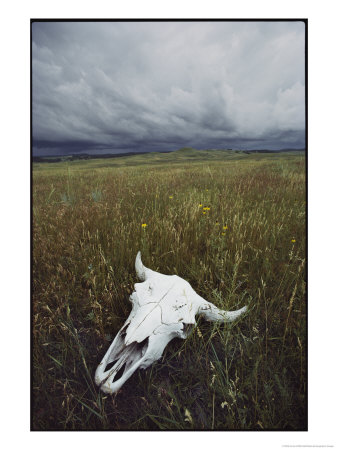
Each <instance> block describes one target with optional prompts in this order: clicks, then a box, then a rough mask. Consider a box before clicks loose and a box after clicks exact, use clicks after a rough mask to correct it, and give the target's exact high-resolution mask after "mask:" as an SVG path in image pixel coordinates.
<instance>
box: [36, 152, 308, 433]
mask: <svg viewBox="0 0 338 450" xmlns="http://www.w3.org/2000/svg"><path fill="white" fill-rule="evenodd" d="M215 152H216V151H210V152H198V154H196V153H197V152H196V151H193V150H191V149H190V150H181V151H179V152H175V153H173V154H147V155H136V156H130V157H125V158H114V159H111V160H100V159H93V160H89V161H72V162H63V163H45V164H43V163H39V164H36V165H35V164H34V165H33V429H35V430H46V429H49V430H54V429H55V430H56V429H61V430H63V429H70V430H72V429H76V430H83V429H97V430H98V429H110V430H126V429H128V430H134V429H140V430H141V429H142V430H151V429H155V430H169V429H173V430H194V429H206V430H211V429H215V430H238V429H250V430H256V429H257V430H261V429H270V430H274V429H279V430H282V429H283V430H305V429H306V427H307V404H306V382H307V373H306V367H307V360H306V355H307V349H306V343H307V341H306V302H305V293H306V284H305V220H306V217H305V161H304V155H302V154H295V153H292V154H291V153H290V154H276V155H275V154H253V155H247V154H245V153H234V152H229V151H228V152H218V153H217V154H216V153H215ZM200 205H201V206H200ZM204 208H210V209H204ZM142 224H147V226H146V227H142ZM138 250H141V252H142V260H143V262H144V264H145V265H147V266H148V267H150V268H152V269H154V270H158V271H160V272H162V273H166V274H178V275H179V276H181V277H182V278H184V279H186V280H187V281H189V282H190V284H191V285H192V287H193V288H194V289H195V290H196V291H197V292H198V293H199V294H200V295H201V296H203V297H204V298H206V299H208V300H210V301H211V302H213V303H215V304H216V305H217V306H218V307H220V308H222V309H237V308H239V307H242V306H244V305H245V304H248V305H249V312H248V313H247V314H246V315H245V316H244V317H243V318H242V319H241V320H239V321H238V322H237V323H234V324H231V325H220V324H214V323H208V322H204V321H203V320H202V319H199V320H198V326H197V327H196V328H195V330H194V332H193V333H192V334H191V336H190V337H189V338H188V339H187V340H185V341H183V340H179V339H177V340H174V341H172V342H171V343H170V344H169V345H168V346H167V348H166V350H165V353H164V356H163V358H162V360H161V361H160V362H158V363H157V364H154V365H153V366H152V367H150V368H148V369H147V370H145V371H142V370H139V371H137V372H136V373H135V374H134V375H133V376H132V378H130V379H129V380H128V381H127V382H126V384H125V385H124V386H123V388H122V389H121V391H120V392H119V393H117V394H116V395H115V396H112V397H111V396H107V395H104V394H102V393H101V392H99V390H98V388H97V387H96V386H95V384H94V373H95V369H96V367H97V364H98V363H99V362H100V360H101V359H102V357H103V355H104V353H105V352H106V351H107V349H108V346H109V343H110V341H111V340H112V338H113V337H114V336H115V334H116V333H117V332H118V330H119V329H120V327H121V326H122V324H123V323H124V321H125V320H126V318H127V316H128V314H129V311H130V308H131V304H130V302H129V301H128V296H129V295H130V294H131V292H132V290H133V284H134V283H135V282H136V281H137V280H136V275H135V270H134V261H135V257H136V253H137V251H138Z"/></svg>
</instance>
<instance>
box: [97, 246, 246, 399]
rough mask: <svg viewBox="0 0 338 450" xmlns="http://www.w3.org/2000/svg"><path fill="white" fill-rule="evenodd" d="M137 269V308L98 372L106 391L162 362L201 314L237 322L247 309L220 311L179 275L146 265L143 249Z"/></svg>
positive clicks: (136, 264)
mask: <svg viewBox="0 0 338 450" xmlns="http://www.w3.org/2000/svg"><path fill="white" fill-rule="evenodd" d="M135 269H136V273H137V276H138V277H139V279H140V280H141V281H142V283H136V284H135V291H134V292H133V293H132V294H131V296H130V300H131V302H132V305H133V306H132V311H131V313H130V315H129V317H128V319H127V320H126V322H125V323H124V325H123V327H122V328H121V330H120V331H119V332H118V333H117V335H116V337H115V339H114V341H113V342H112V344H111V345H110V347H109V349H108V351H107V353H106V354H105V356H104V357H103V359H102V361H101V363H100V364H99V366H98V368H97V369H96V373H95V382H96V384H97V385H98V386H100V388H101V390H102V391H103V392H105V393H107V394H113V393H115V392H117V391H118V390H119V389H120V388H121V386H122V385H123V384H124V383H125V382H126V381H127V380H128V378H130V377H131V376H132V374H133V373H134V372H135V371H136V370H137V369H139V368H140V369H146V368H147V367H149V366H150V365H151V364H152V363H153V362H155V361H157V360H158V359H159V358H160V357H161V356H162V353H163V351H164V349H165V347H166V346H167V344H168V343H169V342H170V341H171V340H172V339H174V338H175V337H180V338H181V339H185V338H186V337H187V336H188V335H189V333H190V332H191V331H192V328H193V326H194V325H195V324H196V322H195V316H196V315H197V314H200V315H201V316H203V317H204V318H205V319H206V320H209V321H221V322H232V321H234V320H235V319H237V318H238V317H239V316H240V315H241V314H243V313H244V312H245V311H246V309H247V307H246V306H244V307H243V308H241V309H239V310H237V311H231V312H229V311H222V310H220V309H218V308H217V307H216V306H215V305H213V304H212V303H210V302H208V301H206V300H204V299H203V298H202V297H200V296H199V295H198V294H197V293H196V292H195V291H194V290H193V288H192V287H191V286H190V284H189V283H188V282H187V281H185V280H183V279H182V278H180V277H178V276H177V275H163V274H161V273H158V272H154V271H153V270H151V269H148V268H146V267H145V266H144V265H143V263H142V261H141V253H140V252H138V254H137V256H136V261H135ZM122 369H123V371H122ZM121 373H122V375H121V376H120V377H117V375H119V374H121Z"/></svg>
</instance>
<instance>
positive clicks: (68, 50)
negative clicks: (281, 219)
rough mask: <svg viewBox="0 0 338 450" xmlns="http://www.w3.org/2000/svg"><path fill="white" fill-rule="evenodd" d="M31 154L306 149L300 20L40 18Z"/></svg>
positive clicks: (36, 29) (34, 46) (34, 45)
mask: <svg viewBox="0 0 338 450" xmlns="http://www.w3.org/2000/svg"><path fill="white" fill-rule="evenodd" d="M32 111H33V114H32V125H33V155H36V156H38V155H39V156H47V155H66V154H75V153H94V154H100V153H125V152H138V151H143V152H144V151H171V150H176V149H178V148H181V147H187V146H188V147H194V148H197V149H225V148H233V149H282V148H304V147H305V25H304V23H303V22H258V21H256V22H226V21H223V22H211V21H209V22H201V21H200V22H34V23H33V24H32Z"/></svg>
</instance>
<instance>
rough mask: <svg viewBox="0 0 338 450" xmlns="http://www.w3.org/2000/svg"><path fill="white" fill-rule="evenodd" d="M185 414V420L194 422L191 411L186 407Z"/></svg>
mask: <svg viewBox="0 0 338 450" xmlns="http://www.w3.org/2000/svg"><path fill="white" fill-rule="evenodd" d="M184 416H185V419H184V421H185V422H190V423H191V424H193V420H192V416H191V413H190V411H189V410H188V409H187V408H185V411H184Z"/></svg>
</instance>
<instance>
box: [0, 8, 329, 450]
mask: <svg viewBox="0 0 338 450" xmlns="http://www.w3.org/2000/svg"><path fill="white" fill-rule="evenodd" d="M7 5H8V6H6V7H4V6H3V5H2V8H1V9H2V15H1V16H2V24H1V40H0V45H1V65H2V69H1V88H2V89H1V90H2V98H1V111H2V124H3V130H2V137H3V139H2V155H3V158H2V169H3V170H2V177H1V183H2V184H3V186H2V191H1V192H2V198H3V201H4V206H3V208H2V213H3V214H2V220H1V222H2V237H3V239H2V242H3V244H2V245H3V248H4V251H3V253H2V258H1V274H2V275H3V279H4V285H3V286H5V289H2V296H1V297H2V299H1V302H2V327H1V333H2V336H1V337H2V339H1V341H2V344H3V348H4V350H3V354H2V361H3V370H2V378H3V379H2V386H3V398H2V413H3V414H2V416H3V417H2V425H3V426H2V428H3V430H4V431H3V433H2V436H3V441H4V442H5V441H7V442H8V443H9V442H10V443H11V446H13V448H14V447H18V448H27V447H28V448H33V447H34V449H40V448H43V449H44V448H46V447H48V448H50V449H54V448H55V449H56V448H59V447H60V444H61V445H64V444H65V445H66V446H67V448H70V447H71V445H73V444H75V445H76V446H81V448H94V447H96V446H97V445H98V443H104V444H105V445H107V446H112V447H113V448H116V449H117V448H119V447H120V445H124V446H126V445H127V446H128V447H129V446H130V447H135V448H136V449H138V448H140V446H141V445H145V446H147V448H148V449H149V447H150V448H155V446H156V447H158V445H161V446H164V447H166V448H168V447H173V446H174V445H180V446H182V445H189V446H191V447H194V448H205V447H207V446H211V445H219V446H220V447H221V448H223V447H225V446H226V447H227V448H234V447H239V448H241V447H243V448H252V447H257V448H259V449H265V448H266V449H269V450H271V449H275V448H281V446H282V445H283V444H290V445H325V444H331V445H332V444H336V442H337V439H336V436H337V434H336V428H335V427H336V417H337V413H336V410H335V406H336V398H335V397H336V391H337V388H336V382H337V380H336V371H335V367H334V360H335V358H336V353H337V350H336V345H335V341H334V337H335V335H334V331H335V323H336V316H337V306H336V303H337V294H336V288H335V286H333V283H332V282H333V281H335V272H336V270H335V269H336V267H337V263H336V255H337V237H336V236H337V227H338V223H337V220H336V211H335V210H336V208H337V206H336V205H337V201H336V198H335V197H336V193H337V186H336V180H337V175H338V172H337V167H338V166H337V152H338V148H337V145H336V139H335V135H334V132H335V131H336V128H337V125H336V122H337V111H336V109H337V107H336V104H337V88H336V83H337V79H338V73H337V62H336V59H337V58H336V48H335V44H336V42H337V33H336V23H335V20H336V16H335V11H334V9H333V5H334V2H330V1H327V0H322V1H321V2H319V3H318V2H316V5H318V6H313V3H310V1H302V0H300V1H297V2H296V1H294V0H293V1H291V0H284V1H283V2H278V4H277V3H276V2H271V1H259V0H256V1H254V2H252V1H249V0H248V1H243V0H237V1H236V2H221V1H220V2H217V1H212V0H209V1H208V2H200V1H194V2H191V3H190V2H184V1H183V0H172V1H171V2H169V1H168V2H166V3H165V4H163V2H158V1H156V2H155V1H136V0H135V1H128V0H125V1H124V2H120V1H111V2H108V1H104V0H96V1H95V2H93V1H89V0H83V1H81V2H75V1H70V0H58V1H57V2H46V1H42V0H40V1H36V0H30V1H29V2H27V1H24V0H22V1H12V2H7ZM158 17H161V18H308V19H309V41H308V43H309V85H308V86H309V123H308V125H309V144H310V145H309V309H310V312H309V348H310V351H309V393H310V396H309V432H266V433H259V432H241V433H238V432H228V433H225V432H218V433H210V432H206V433H203V432H195V433H175V432H174V433H165V434H164V433H163V432H160V433H150V434H149V433H144V432H142V433H137V432H123V433H114V434H113V435H112V434H111V433H98V432H96V433H92V432H90V433H89V432H86V433H80V432H77V433H63V432H56V433H52V435H51V433H32V432H29V427H30V410H29V401H30V384H29V373H30V359H29V351H30V342H29V339H30V316H29V314H30V311H29V302H30V300H29V287H30V278H29V267H30V264H29V258H30V250H29V249H30V234H29V203H30V195H29V138H30V128H29V114H30V80H29V68H30V54H29V42H30V40H29V33H30V22H29V20H30V18H158ZM20 347H21V351H20V354H19V356H18V357H16V358H14V356H13V355H14V353H15V351H17V350H18V349H19V348H20ZM11 366H12V367H13V366H14V368H15V370H14V372H15V373H17V375H15V376H14V377H13V375H12V373H11V372H10V371H9V368H10V367H11ZM6 367H7V370H5V368H6Z"/></svg>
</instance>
